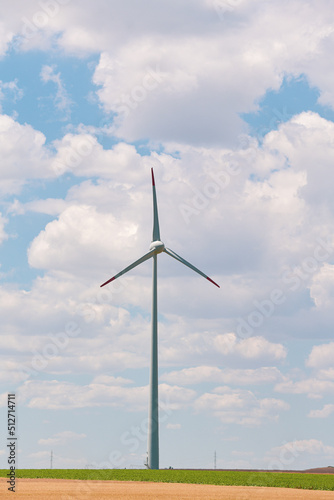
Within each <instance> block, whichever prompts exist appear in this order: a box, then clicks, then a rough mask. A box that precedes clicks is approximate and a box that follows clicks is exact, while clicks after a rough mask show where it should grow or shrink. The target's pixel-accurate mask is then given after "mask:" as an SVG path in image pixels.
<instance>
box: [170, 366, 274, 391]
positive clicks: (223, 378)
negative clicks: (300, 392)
mask: <svg viewBox="0 0 334 500" xmlns="http://www.w3.org/2000/svg"><path fill="white" fill-rule="evenodd" d="M282 378H283V376H282V374H281V373H280V371H279V370H278V369H277V368H275V367H269V368H268V367H262V368H257V369H248V370H242V369H239V370H237V369H220V368H218V367H215V366H196V367H194V368H184V369H183V370H179V371H173V372H170V373H164V374H163V375H162V377H161V379H162V380H165V381H166V382H169V383H174V384H179V385H196V384H200V383H202V382H214V383H223V384H231V385H249V386H250V385H255V384H271V383H273V382H277V381H278V380H281V379H282Z"/></svg>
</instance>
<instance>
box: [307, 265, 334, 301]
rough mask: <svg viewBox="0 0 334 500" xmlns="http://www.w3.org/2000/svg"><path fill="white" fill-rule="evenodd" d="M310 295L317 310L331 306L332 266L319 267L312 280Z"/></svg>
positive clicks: (333, 269) (333, 294) (332, 288)
mask: <svg viewBox="0 0 334 500" xmlns="http://www.w3.org/2000/svg"><path fill="white" fill-rule="evenodd" d="M310 295H311V297H312V299H313V300H314V302H315V305H316V306H317V308H320V309H325V308H330V307H332V306H333V298H334V265H331V264H328V263H325V264H324V265H323V266H322V267H321V269H320V270H319V272H318V273H317V274H316V275H315V276H314V278H313V280H312V285H311V287H310Z"/></svg>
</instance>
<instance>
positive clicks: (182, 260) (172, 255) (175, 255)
mask: <svg viewBox="0 0 334 500" xmlns="http://www.w3.org/2000/svg"><path fill="white" fill-rule="evenodd" d="M164 252H166V253H167V254H168V255H170V256H171V257H173V259H176V260H178V261H179V262H181V263H182V264H184V265H185V266H187V267H190V269H192V270H193V271H195V272H196V273H198V274H200V275H201V276H203V278H206V279H207V280H208V281H210V282H211V283H213V284H214V285H216V286H217V287H218V288H220V286H219V285H217V283H215V282H214V281H213V280H212V279H211V278H209V276H207V275H206V274H204V273H202V271H200V270H199V269H197V267H195V266H193V265H192V264H190V262H187V261H186V260H184V259H183V258H182V257H180V256H179V255H177V253H175V252H173V250H171V249H170V248H165V249H164Z"/></svg>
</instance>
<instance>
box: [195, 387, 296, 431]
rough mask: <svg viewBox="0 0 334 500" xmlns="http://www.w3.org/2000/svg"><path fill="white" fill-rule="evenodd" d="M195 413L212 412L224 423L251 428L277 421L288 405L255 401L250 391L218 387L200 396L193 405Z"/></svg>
mask: <svg viewBox="0 0 334 500" xmlns="http://www.w3.org/2000/svg"><path fill="white" fill-rule="evenodd" d="M194 407H195V409H196V410H197V411H212V412H213V414H214V415H215V416H216V417H218V418H220V419H221V420H222V422H224V423H234V424H239V425H246V426H253V425H261V424H263V423H264V422H265V421H266V420H268V419H269V420H277V419H278V418H279V414H280V413H281V412H282V411H287V410H288V409H289V408H290V406H289V405H288V403H286V402H284V401H282V400H280V399H274V398H264V399H257V397H256V396H255V394H254V393H253V392H251V391H247V390H242V389H231V388H229V387H218V388H216V389H215V390H214V391H213V392H212V393H205V394H202V395H201V396H200V397H199V398H198V399H196V401H195V403H194Z"/></svg>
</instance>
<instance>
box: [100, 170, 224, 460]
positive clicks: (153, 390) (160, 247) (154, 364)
mask: <svg viewBox="0 0 334 500" xmlns="http://www.w3.org/2000/svg"><path fill="white" fill-rule="evenodd" d="M151 173H152V189H153V237H152V243H151V244H150V251H149V252H148V253H146V254H145V255H143V256H142V257H141V258H140V259H138V260H136V261H135V262H133V264H130V265H129V266H128V267H126V268H125V269H123V271H120V272H119V273H118V274H115V276H113V277H112V278H110V279H109V280H108V281H106V282H105V283H103V284H102V285H101V287H102V286H105V285H107V284H108V283H111V282H112V281H114V280H115V279H117V278H119V277H120V276H122V274H125V273H127V272H128V271H130V270H131V269H133V268H134V267H137V266H139V264H141V263H142V262H145V260H148V259H150V258H151V257H152V258H153V296H152V337H151V369H150V401H149V412H148V420H149V422H148V468H149V469H159V410H158V407H159V406H158V405H159V401H158V300H157V255H158V254H159V253H161V252H165V253H166V254H167V255H169V256H170V257H173V259H176V260H178V261H179V262H181V263H182V264H184V265H185V266H187V267H190V269H192V270H193V271H195V272H196V273H198V274H200V275H201V276H203V277H204V278H206V279H207V280H208V281H210V282H211V283H213V284H214V285H216V286H217V287H218V288H220V286H219V285H217V283H215V282H214V281H213V280H212V279H211V278H209V276H207V275H206V274H204V273H203V272H202V271H200V270H199V269H197V267H195V266H193V265H192V264H190V263H189V262H187V261H186V260H184V259H183V258H182V257H180V256H179V255H178V254H177V253H175V252H173V250H171V249H169V248H166V247H165V245H164V243H163V242H162V241H161V240H160V228H159V218H158V205H157V194H156V190H155V180H154V174H153V168H152V169H151Z"/></svg>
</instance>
